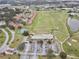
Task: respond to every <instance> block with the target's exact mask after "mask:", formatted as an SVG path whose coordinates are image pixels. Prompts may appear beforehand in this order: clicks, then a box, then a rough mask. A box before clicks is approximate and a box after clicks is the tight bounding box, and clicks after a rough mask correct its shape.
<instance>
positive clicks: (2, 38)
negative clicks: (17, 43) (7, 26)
mask: <svg viewBox="0 0 79 59" xmlns="http://www.w3.org/2000/svg"><path fill="white" fill-rule="evenodd" d="M4 41H5V33H4V32H1V33H0V46H1V45H2V44H3V43H4Z"/></svg>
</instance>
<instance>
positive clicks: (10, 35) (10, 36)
mask: <svg viewBox="0 0 79 59" xmlns="http://www.w3.org/2000/svg"><path fill="white" fill-rule="evenodd" d="M5 30H6V31H7V33H8V34H9V40H8V43H9V41H10V40H11V38H12V34H11V32H10V31H9V30H8V29H7V28H5Z"/></svg>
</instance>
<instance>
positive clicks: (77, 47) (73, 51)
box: [63, 33, 79, 57]
mask: <svg viewBox="0 0 79 59" xmlns="http://www.w3.org/2000/svg"><path fill="white" fill-rule="evenodd" d="M72 39H74V40H76V41H77V42H73V41H71V44H72V45H71V46H69V45H68V44H67V42H66V43H65V44H64V45H63V47H64V50H65V51H66V53H67V54H70V55H75V56H78V57H79V33H76V34H74V36H73V37H72Z"/></svg>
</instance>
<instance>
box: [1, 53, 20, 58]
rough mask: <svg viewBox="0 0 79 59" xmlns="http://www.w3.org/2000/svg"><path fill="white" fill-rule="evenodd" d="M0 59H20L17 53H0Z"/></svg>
mask: <svg viewBox="0 0 79 59" xmlns="http://www.w3.org/2000/svg"><path fill="white" fill-rule="evenodd" d="M0 59H20V58H19V56H18V55H16V54H15V55H5V56H1V55H0Z"/></svg>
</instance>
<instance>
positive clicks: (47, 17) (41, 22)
mask: <svg viewBox="0 0 79 59" xmlns="http://www.w3.org/2000/svg"><path fill="white" fill-rule="evenodd" d="M67 17H68V14H67V12H66V11H38V12H37V17H36V18H35V19H34V21H33V23H32V25H29V26H28V28H29V30H30V31H31V32H34V33H50V32H51V31H52V29H57V28H58V31H56V32H55V35H56V36H57V37H58V39H59V40H61V41H63V40H64V39H65V38H66V37H67V36H68V31H67V28H66V19H67Z"/></svg>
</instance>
